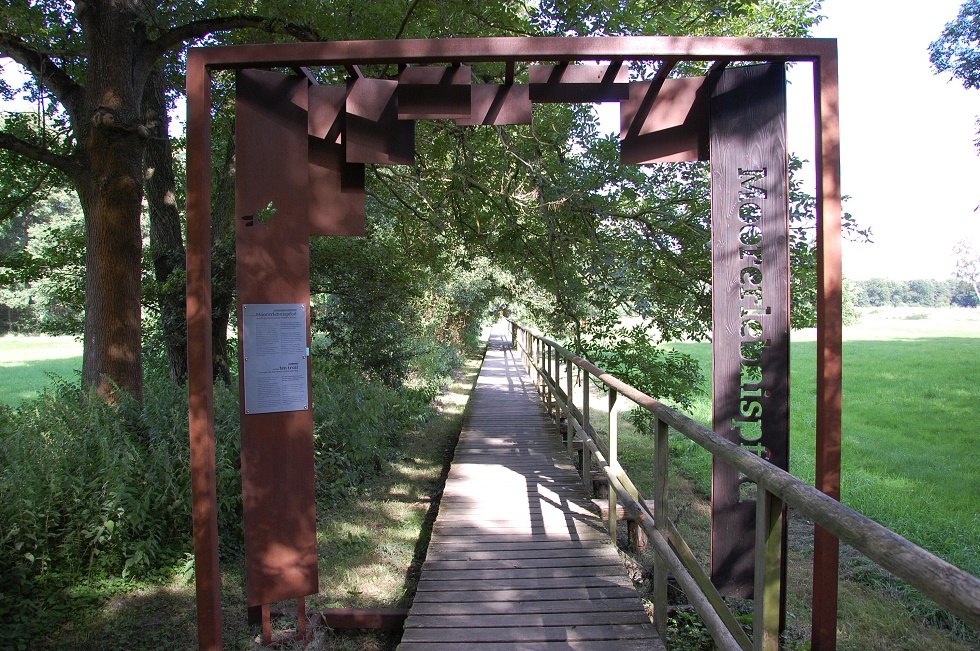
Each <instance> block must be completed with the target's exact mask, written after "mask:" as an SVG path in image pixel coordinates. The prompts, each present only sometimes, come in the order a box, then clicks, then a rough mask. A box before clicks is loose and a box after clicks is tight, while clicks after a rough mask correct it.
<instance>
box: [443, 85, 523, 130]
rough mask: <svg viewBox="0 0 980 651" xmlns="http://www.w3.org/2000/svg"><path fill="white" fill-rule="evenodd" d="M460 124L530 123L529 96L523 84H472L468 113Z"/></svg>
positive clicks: (458, 120)
mask: <svg viewBox="0 0 980 651" xmlns="http://www.w3.org/2000/svg"><path fill="white" fill-rule="evenodd" d="M456 124H458V125H460V126H476V125H484V124H485V125H504V124H531V96H530V94H529V88H528V87H527V86H526V85H524V84H511V85H497V84H474V85H473V87H472V103H471V110H470V115H469V116H468V117H465V118H459V119H457V120H456Z"/></svg>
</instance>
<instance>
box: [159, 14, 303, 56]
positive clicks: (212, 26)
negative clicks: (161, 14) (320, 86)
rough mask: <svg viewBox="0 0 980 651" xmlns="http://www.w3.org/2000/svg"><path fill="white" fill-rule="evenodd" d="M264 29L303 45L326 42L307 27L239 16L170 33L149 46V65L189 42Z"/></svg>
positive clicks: (192, 24)
mask: <svg viewBox="0 0 980 651" xmlns="http://www.w3.org/2000/svg"><path fill="white" fill-rule="evenodd" d="M249 28H251V29H260V30H263V31H266V32H269V33H273V34H286V35H288V36H292V37H294V38H296V39H297V40H300V41H318V40H322V39H321V38H320V35H319V34H317V33H316V32H315V31H313V30H312V29H310V28H309V27H306V26H304V25H297V24H295V23H288V22H285V21H282V20H278V19H275V18H265V17H263V16H252V15H237V16H217V17H215V18H202V19H201V20H194V21H191V22H189V23H186V24H184V25H178V26H177V27H174V28H172V29H169V30H167V31H165V32H163V33H162V34H160V36H158V37H157V38H155V39H153V40H152V41H150V42H149V44H148V45H147V48H148V49H147V53H148V56H147V57H146V59H147V61H151V62H152V61H155V60H156V59H157V57H159V56H160V55H162V54H163V53H165V52H168V51H169V50H172V49H174V48H179V47H181V46H182V45H184V44H185V43H187V42H188V41H193V40H196V39H200V38H204V37H205V36H208V35H209V34H213V33H214V32H225V31H229V30H233V29H249Z"/></svg>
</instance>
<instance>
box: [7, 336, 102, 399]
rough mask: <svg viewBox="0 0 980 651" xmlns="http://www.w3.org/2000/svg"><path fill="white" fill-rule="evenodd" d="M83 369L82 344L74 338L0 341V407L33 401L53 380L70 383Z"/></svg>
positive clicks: (13, 337)
mask: <svg viewBox="0 0 980 651" xmlns="http://www.w3.org/2000/svg"><path fill="white" fill-rule="evenodd" d="M81 369H82V344H81V342H80V341H77V340H76V339H75V338H74V337H22V336H6V337H0V387H2V389H3V390H2V391H0V404H5V405H8V406H11V407H14V406H17V405H19V404H20V403H21V402H23V401H24V400H28V399H30V398H34V397H36V396H37V395H38V394H39V393H40V392H41V390H42V389H43V388H44V387H46V386H48V385H49V384H51V382H52V378H53V377H61V378H64V379H66V380H69V381H73V380H74V379H75V378H76V377H77V373H78V372H79V371H81Z"/></svg>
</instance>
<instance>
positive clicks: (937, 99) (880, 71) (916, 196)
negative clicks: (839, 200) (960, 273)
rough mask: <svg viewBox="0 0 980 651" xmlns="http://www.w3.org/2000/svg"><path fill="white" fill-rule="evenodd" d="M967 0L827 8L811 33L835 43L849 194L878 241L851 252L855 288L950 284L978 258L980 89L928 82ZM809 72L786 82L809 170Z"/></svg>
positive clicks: (880, 1)
mask: <svg viewBox="0 0 980 651" xmlns="http://www.w3.org/2000/svg"><path fill="white" fill-rule="evenodd" d="M960 4H961V0H930V1H929V2H912V1H911V0H902V1H900V2H895V1H893V0H892V1H888V0H860V1H856V0H825V1H824V3H823V8H822V11H821V12H820V13H822V14H823V15H824V16H826V19H825V20H824V21H823V22H822V23H821V24H820V25H819V26H818V27H817V28H816V30H815V33H814V35H815V36H821V37H830V38H836V39H838V48H839V60H840V63H839V66H840V123H841V124H840V126H841V188H842V191H843V193H844V194H845V195H850V197H851V198H850V199H849V200H848V201H847V202H846V203H845V210H847V211H848V212H850V213H851V214H852V215H854V217H855V218H856V219H857V221H858V224H859V225H860V226H861V227H862V228H864V227H870V228H871V231H872V235H873V243H871V244H857V243H851V242H845V244H844V251H843V265H844V275H845V277H847V278H850V279H852V280H860V279H865V278H871V277H887V278H894V279H913V278H937V279H946V278H950V277H952V273H953V254H952V249H953V246H954V244H955V243H956V242H957V241H959V240H961V239H964V238H968V239H971V240H972V241H973V243H974V246H975V247H976V248H977V249H980V211H978V210H976V209H977V206H978V205H980V154H978V151H977V149H976V147H975V146H974V145H973V141H974V139H975V137H976V120H977V116H978V115H980V91H977V90H967V89H965V88H963V86H962V84H961V83H960V82H959V81H950V80H949V77H948V75H944V76H940V75H935V74H933V72H932V69H931V68H930V64H929V54H928V50H927V48H928V46H929V43H930V42H931V41H933V40H935V39H936V38H937V37H938V36H939V34H940V33H941V32H942V29H943V26H944V25H945V24H946V23H947V22H948V21H949V20H952V19H953V18H954V17H955V16H956V13H957V11H958V9H959V7H960ZM811 74H812V68H811V67H810V66H808V65H807V66H797V70H794V71H791V72H790V80H791V83H790V88H789V110H788V116H787V123H788V128H789V146H790V149H791V150H792V151H795V152H797V153H798V154H800V155H803V156H804V157H805V158H808V159H809V160H811V161H812V160H813V155H812V151H813V148H812V144H810V142H809V141H810V140H812V136H811V135H810V134H812V128H813V127H812V118H809V120H808V119H807V118H808V115H809V112H810V109H809V106H810V104H809V103H810V101H811V100H810V98H811V97H812V96H811V93H812V83H811V82H810V75H811Z"/></svg>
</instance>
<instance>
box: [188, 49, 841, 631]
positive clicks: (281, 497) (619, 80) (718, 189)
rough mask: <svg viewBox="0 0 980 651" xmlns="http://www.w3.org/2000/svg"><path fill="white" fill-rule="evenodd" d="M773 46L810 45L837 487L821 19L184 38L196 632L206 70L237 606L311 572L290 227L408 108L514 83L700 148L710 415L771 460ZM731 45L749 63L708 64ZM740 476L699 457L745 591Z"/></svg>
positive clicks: (778, 64)
mask: <svg viewBox="0 0 980 651" xmlns="http://www.w3.org/2000/svg"><path fill="white" fill-rule="evenodd" d="M637 60H643V61H651V62H657V63H658V64H659V66H658V69H657V70H658V72H657V73H656V74H655V75H654V77H653V78H652V79H649V80H645V81H634V82H629V81H628V76H627V74H626V73H627V66H626V64H628V63H629V62H630V61H637ZM685 61H704V62H710V64H711V65H710V67H709V72H708V75H707V76H706V77H705V78H684V77H670V76H669V75H670V73H671V71H672V70H674V68H675V66H676V65H677V64H678V63H681V62H685ZM794 61H802V62H810V63H812V66H813V71H814V111H815V114H816V117H817V119H816V128H815V134H814V136H815V141H816V159H817V160H816V166H817V169H818V170H819V171H818V174H817V188H816V192H817V205H816V214H817V254H818V287H817V291H818V305H817V312H818V330H817V347H818V367H817V374H818V376H817V459H816V478H817V479H816V482H817V488H819V489H820V490H822V491H823V492H824V493H826V494H828V495H830V496H832V497H834V498H835V499H837V498H839V492H840V409H841V390H840V388H841V261H840V223H841V204H840V183H839V177H840V174H839V167H840V161H839V139H838V117H837V46H836V41H835V40H833V39H747V38H674V37H608V38H473V39H438V40H398V41H354V42H327V43H298V44H275V45H249V46H237V47H219V48H195V49H191V50H190V51H189V54H188V64H187V97H188V124H187V130H188V142H187V148H188V154H187V161H188V162H187V317H188V370H189V381H188V384H189V393H190V401H189V418H190V441H191V472H192V494H193V500H194V507H193V513H194V545H195V557H196V561H197V563H196V579H197V607H198V635H199V644H200V647H201V648H207V649H211V648H219V647H220V645H221V615H220V597H219V594H220V590H219V587H220V586H219V573H218V540H217V515H216V514H217V507H216V499H217V497H216V491H215V469H214V406H213V386H212V368H211V359H212V358H211V353H212V351H211V286H210V277H211V273H210V265H211V260H210V241H211V234H210V227H211V223H210V222H211V220H210V199H211V187H210V184H211V176H210V145H211V142H210V128H211V113H210V111H211V99H210V95H211V84H210V71H212V70H217V69H235V70H237V71H238V75H237V86H238V99H237V101H236V111H237V119H238V121H239V125H238V131H237V134H236V138H237V143H238V147H239V156H238V175H239V183H238V186H237V190H236V217H237V218H236V245H237V247H238V253H237V270H238V278H239V310H241V311H240V313H239V318H240V321H239V322H240V323H242V324H251V325H245V326H244V327H247V328H254V331H255V332H257V333H259V334H257V335H256V334H252V333H249V332H244V333H243V341H246V343H247V341H252V342H253V343H252V345H253V346H258V347H257V348H253V351H257V352H256V355H257V356H256V357H253V358H252V359H251V360H249V359H246V356H243V357H242V359H241V360H240V374H239V377H240V382H241V389H242V402H241V416H242V437H243V446H242V447H243V452H242V466H243V468H242V471H243V499H244V502H245V518H246V554H247V556H248V560H247V563H246V565H247V570H246V572H247V581H248V584H249V605H250V606H255V607H258V606H267V604H268V603H270V602H272V601H276V600H280V599H285V598H292V597H297V598H299V601H300V603H301V605H302V604H303V603H304V601H303V600H304V598H305V596H306V595H308V594H312V593H315V592H316V591H317V574H316V553H315V502H314V496H313V477H312V415H311V410H310V408H309V406H310V405H309V386H308V377H309V376H308V374H309V372H310V370H309V356H308V351H306V355H305V356H304V355H303V352H304V349H305V347H306V346H308V341H307V340H303V341H300V339H299V337H302V330H303V328H306V331H305V333H306V337H308V319H309V269H308V266H309V265H308V238H309V236H310V235H317V234H321V235H322V234H330V235H354V234H358V233H360V232H363V219H364V210H363V182H364V165H365V164H404V163H411V162H413V160H414V126H413V125H414V122H413V120H417V119H437V118H438V119H455V120H456V121H457V122H458V123H459V124H465V125H478V124H516V123H526V122H528V121H530V118H531V104H532V103H533V102H595V101H618V102H620V104H621V116H622V132H621V145H622V147H621V152H622V159H623V161H624V162H628V163H640V164H648V163H658V162H671V161H683V160H698V159H702V160H703V159H705V157H706V156H707V157H710V160H711V166H712V251H713V252H712V256H713V288H714V290H713V305H714V308H713V312H714V316H713V321H714V332H715V334H714V341H715V349H714V358H715V371H714V373H713V377H714V378H715V379H714V389H713V393H714V404H715V414H714V427H715V431H716V432H717V433H719V434H721V435H723V436H726V437H728V438H729V439H730V440H733V441H736V442H738V443H740V444H742V445H747V446H750V447H753V448H754V449H757V450H758V451H759V453H760V454H762V455H763V456H766V457H767V458H769V459H770V460H771V461H772V462H773V463H776V464H777V465H783V466H784V467H785V464H786V463H788V446H787V443H788V413H787V410H788V406H787V405H788V380H787V376H788V334H789V323H788V307H789V306H788V300H789V299H788V260H787V259H786V256H785V248H786V243H785V238H786V233H785V229H786V225H785V221H786V190H785V184H786V160H785V158H786V151H785V96H784V92H785V79H784V74H785V72H784V64H785V63H787V62H794ZM485 62H498V63H504V64H505V70H506V72H505V75H504V79H503V83H501V84H479V85H474V84H471V75H470V68H469V67H468V66H469V64H472V63H485ZM582 62H592V63H591V65H581V64H582ZM741 62H750V63H759V64H764V65H760V66H748V67H746V66H730V65H729V64H731V63H741ZM370 64H397V65H398V66H399V69H400V73H399V75H398V77H397V78H396V79H371V78H368V77H365V76H364V75H363V74H362V73H361V71H360V68H359V66H363V65H370ZM517 64H528V65H529V67H528V70H527V78H526V82H524V81H519V80H518V79H516V77H517V74H516V65H517ZM306 66H326V67H336V68H340V69H344V70H346V72H347V77H348V82H347V84H346V85H345V86H339V87H338V86H318V85H315V82H314V80H313V78H312V77H311V76H309V75H308V74H307V73H306V71H305V67H306ZM271 67H285V68H292V69H294V70H295V71H296V72H297V74H296V75H282V74H278V73H273V72H266V71H262V70H258V69H260V68H271ZM243 180H244V181H243ZM272 213H276V214H278V215H281V217H279V218H278V219H276V218H275V217H273V215H272ZM763 250H765V251H767V253H765V254H763V253H762V251H763ZM769 251H772V253H769ZM250 308H251V309H252V310H253V311H252V312H250V313H249V312H247V311H248V309H250ZM254 315H259V316H254ZM269 324H272V325H269ZM263 328H264V330H263ZM269 328H272V330H274V331H275V332H274V333H273V334H274V336H276V337H280V338H281V339H282V338H286V339H288V340H289V342H290V344H289V346H286V348H289V350H290V355H292V357H289V356H288V355H286V353H285V352H283V351H284V350H285V348H284V347H282V346H280V347H279V348H276V351H275V354H274V355H271V356H270V359H271V362H269V363H270V364H273V366H268V365H267V366H262V367H260V366H258V365H257V363H256V359H257V358H258V357H261V353H262V351H263V349H262V346H261V341H262V337H263V336H266V335H268V334H269V332H272V330H270V329H269ZM263 332H264V333H266V335H263V334H262V333H263ZM297 333H300V334H297ZM250 336H251V337H253V338H252V339H249V337H250ZM270 336H271V335H270ZM254 337H258V338H257V339H255V338H254ZM255 342H258V343H255ZM287 357H288V359H287ZM267 361H268V360H267ZM276 364H278V366H275V365H276ZM274 373H279V375H278V376H275V378H274V379H275V381H276V382H278V383H280V384H278V385H277V386H292V387H293V389H294V391H292V392H289V391H287V390H285V389H283V391H284V392H285V393H276V394H275V395H276V396H278V397H277V398H276V399H275V400H272V401H271V402H269V401H268V400H265V399H264V398H260V397H259V396H265V395H267V394H266V393H264V392H263V391H262V390H260V389H259V388H256V387H257V385H254V386H253V385H252V384H250V382H260V381H265V380H263V379H262V377H265V376H267V377H266V379H268V378H269V377H273V374H274ZM304 373H305V375H304ZM263 374H265V375H264V376H263ZM260 376H262V377H260ZM287 376H288V377H287ZM256 378H258V379H256ZM304 380H305V381H306V382H307V385H306V387H305V394H304V387H302V385H301V384H300V383H301V381H304ZM283 383H285V384H283ZM290 383H292V384H290ZM262 386H271V385H268V384H266V385H262ZM276 391H279V390H278V389H277V390H276ZM304 397H305V398H306V400H305V402H304ZM250 400H251V401H252V402H251V404H249V401H250ZM752 428H756V429H755V431H753V432H752V433H750V432H749V430H750V429H752ZM270 433H275V437H274V438H272V437H270V436H269V434H270ZM284 468H301V469H302V470H303V471H302V472H295V473H294V472H291V471H290V472H284V470H283V469H284ZM742 483H743V482H742V480H741V478H740V477H739V476H738V475H737V473H734V472H733V471H732V470H731V469H730V468H727V467H725V466H723V465H720V464H719V465H717V466H716V468H715V470H714V472H713V486H715V487H717V493H718V494H717V496H715V495H713V499H712V530H713V539H712V574H713V578H714V579H715V580H716V581H717V582H718V583H719V584H720V585H721V586H722V587H723V588H727V591H728V592H729V593H731V594H742V595H744V594H747V592H746V591H750V590H751V583H749V584H748V586H747V585H746V577H749V581H751V565H748V566H747V565H746V563H747V562H748V563H751V559H747V557H746V550H751V548H752V545H751V538H750V539H749V542H748V544H747V545H746V544H744V543H745V536H749V535H752V534H751V532H752V531H754V523H753V520H754V508H750V507H751V499H747V498H746V497H745V496H743V495H741V485H742ZM714 492H715V489H713V493H714ZM723 532H724V535H721V534H722V533H723ZM814 545H815V549H814V561H813V564H814V570H813V577H814V579H813V614H812V623H813V633H812V635H813V637H812V641H813V648H814V649H833V648H834V647H835V639H836V613H837V572H838V568H837V563H838V545H837V540H836V539H835V538H833V537H832V536H831V535H830V534H829V533H827V532H825V531H823V530H822V529H819V528H817V530H816V532H815V543H814ZM747 568H748V574H746V571H747ZM267 617H268V615H267V610H266V611H265V618H266V619H267Z"/></svg>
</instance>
